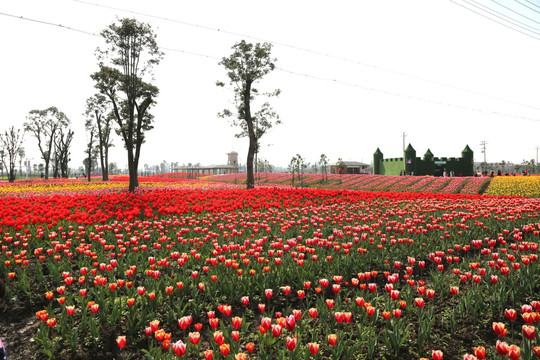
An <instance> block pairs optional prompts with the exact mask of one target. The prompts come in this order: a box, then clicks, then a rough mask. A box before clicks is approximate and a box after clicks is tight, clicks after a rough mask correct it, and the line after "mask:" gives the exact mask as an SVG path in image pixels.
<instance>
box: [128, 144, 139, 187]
mask: <svg viewBox="0 0 540 360" xmlns="http://www.w3.org/2000/svg"><path fill="white" fill-rule="evenodd" d="M126 147H127V148H128V152H127V153H128V170H129V187H128V191H129V192H135V189H136V188H137V187H138V186H139V178H138V176H137V163H136V162H135V157H134V156H133V144H127V146H126Z"/></svg>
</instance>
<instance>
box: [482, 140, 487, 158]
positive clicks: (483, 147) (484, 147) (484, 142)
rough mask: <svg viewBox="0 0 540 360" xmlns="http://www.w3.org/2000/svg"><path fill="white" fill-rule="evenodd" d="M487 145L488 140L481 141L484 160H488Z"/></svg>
mask: <svg viewBox="0 0 540 360" xmlns="http://www.w3.org/2000/svg"><path fill="white" fill-rule="evenodd" d="M486 145H487V141H485V140H484V141H481V142H480V146H481V147H482V153H483V154H484V162H486Z"/></svg>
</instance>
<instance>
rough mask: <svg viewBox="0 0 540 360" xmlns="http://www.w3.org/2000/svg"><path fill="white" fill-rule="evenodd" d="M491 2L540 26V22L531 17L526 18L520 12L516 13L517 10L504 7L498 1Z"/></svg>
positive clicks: (492, 0)
mask: <svg viewBox="0 0 540 360" xmlns="http://www.w3.org/2000/svg"><path fill="white" fill-rule="evenodd" d="M491 2H494V3H495V4H497V5H499V6H501V7H503V8H505V9H507V10H508V11H511V12H513V13H514V14H517V15H519V16H521V17H524V18H525V19H527V20H530V21H532V22H535V23H537V24H540V22H538V21H536V20H534V19H531V18H530V17H528V16H526V15H523V14H522V13H520V12H519V11H516V10H514V9H512V8H510V7H508V6H506V5H503V4H501V3H500V2H498V1H496V0H491ZM516 21H517V20H516ZM534 29H536V28H534ZM536 30H538V29H536Z"/></svg>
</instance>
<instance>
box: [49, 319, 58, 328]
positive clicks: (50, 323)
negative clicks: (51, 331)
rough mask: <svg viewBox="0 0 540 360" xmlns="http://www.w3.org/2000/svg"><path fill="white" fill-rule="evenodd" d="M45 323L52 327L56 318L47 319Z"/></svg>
mask: <svg viewBox="0 0 540 360" xmlns="http://www.w3.org/2000/svg"><path fill="white" fill-rule="evenodd" d="M47 325H49V326H50V327H54V325H56V318H49V319H47Z"/></svg>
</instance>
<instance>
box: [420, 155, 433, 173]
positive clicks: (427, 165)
mask: <svg viewBox="0 0 540 360" xmlns="http://www.w3.org/2000/svg"><path fill="white" fill-rule="evenodd" d="M434 173H435V159H434V156H433V153H432V152H431V150H429V149H427V151H426V153H425V154H424V166H423V170H422V174H420V172H419V173H418V175H426V174H429V175H433V174H434Z"/></svg>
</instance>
